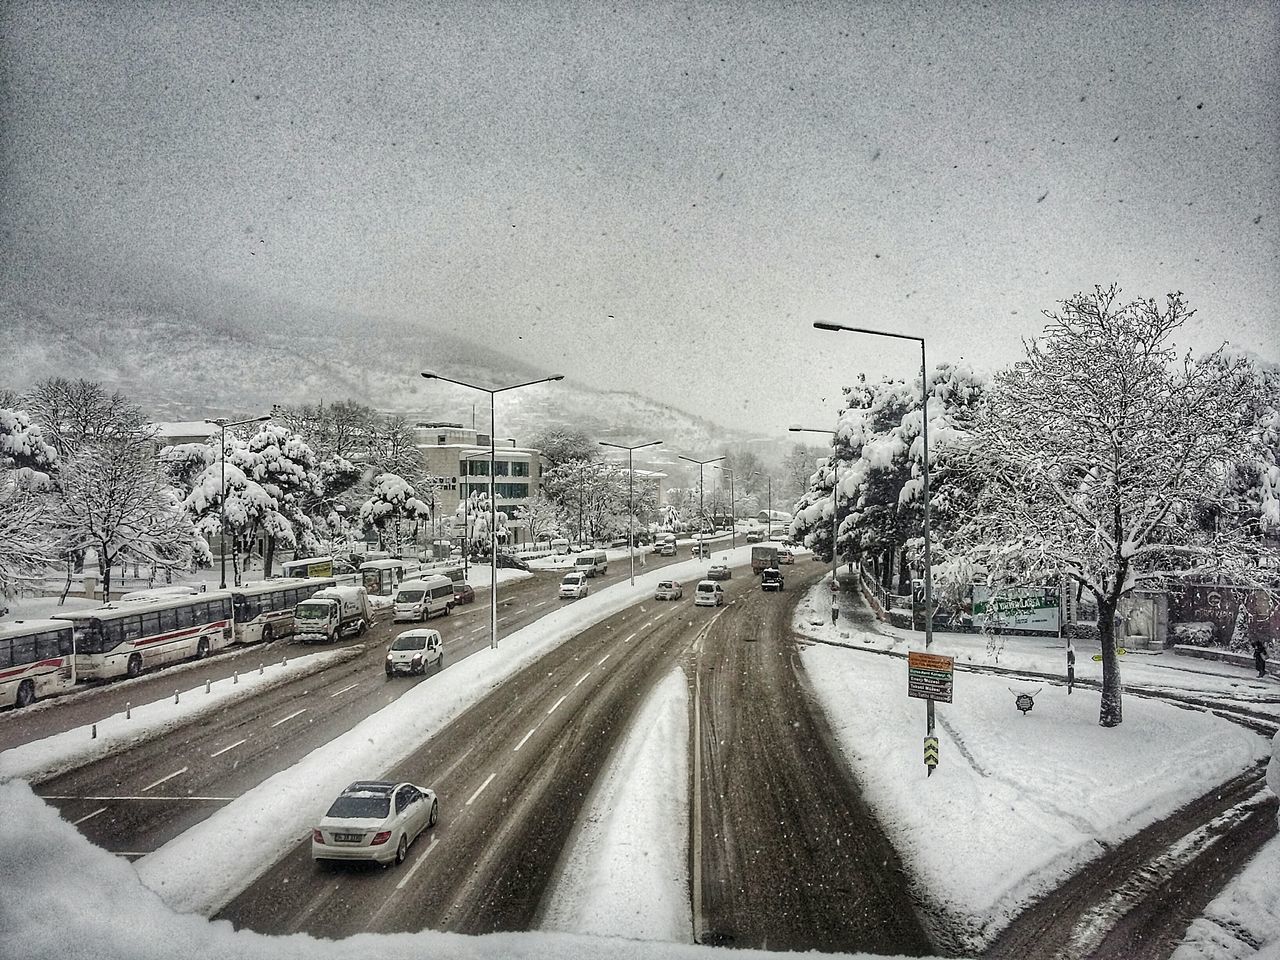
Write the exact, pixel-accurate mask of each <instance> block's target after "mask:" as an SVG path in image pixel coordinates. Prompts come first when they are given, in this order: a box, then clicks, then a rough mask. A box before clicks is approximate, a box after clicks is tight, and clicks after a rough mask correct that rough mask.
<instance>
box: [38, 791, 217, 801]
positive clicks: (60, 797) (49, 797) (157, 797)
mask: <svg viewBox="0 0 1280 960" xmlns="http://www.w3.org/2000/svg"><path fill="white" fill-rule="evenodd" d="M40 799H41V800H97V801H99V802H101V801H103V800H109V801H112V802H121V803H123V802H125V801H139V800H148V801H152V802H155V803H174V802H176V801H178V800H210V801H213V802H216V803H230V802H231V801H232V800H234V799H235V797H188V796H181V797H163V796H160V795H159V794H154V793H153V794H152V795H151V796H149V797H120V796H114V797H108V796H97V797H78V796H77V797H72V796H64V795H61V794H52V793H51V794H40Z"/></svg>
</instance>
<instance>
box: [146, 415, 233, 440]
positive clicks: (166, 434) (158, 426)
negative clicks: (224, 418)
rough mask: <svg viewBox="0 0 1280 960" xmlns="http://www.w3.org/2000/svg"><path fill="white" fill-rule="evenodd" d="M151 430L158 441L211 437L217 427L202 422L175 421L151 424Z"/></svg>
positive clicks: (216, 430)
mask: <svg viewBox="0 0 1280 960" xmlns="http://www.w3.org/2000/svg"><path fill="white" fill-rule="evenodd" d="M151 427H152V429H154V430H155V435H156V437H157V438H159V439H168V438H170V437H212V436H213V435H214V434H215V433H217V432H218V427H217V426H216V425H215V424H212V423H205V422H204V421H203V420H176V421H172V422H169V423H153V424H151Z"/></svg>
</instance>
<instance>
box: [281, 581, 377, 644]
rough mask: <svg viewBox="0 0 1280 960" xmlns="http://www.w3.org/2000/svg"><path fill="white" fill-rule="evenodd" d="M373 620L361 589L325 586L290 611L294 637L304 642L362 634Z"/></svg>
mask: <svg viewBox="0 0 1280 960" xmlns="http://www.w3.org/2000/svg"><path fill="white" fill-rule="evenodd" d="M372 621H373V617H372V615H371V614H370V612H369V596H368V594H367V593H365V589H364V587H353V586H341V587H326V588H325V589H324V590H319V591H317V592H316V593H314V594H312V596H311V599H310V600H303V601H302V603H300V604H298V605H297V606H296V607H294V608H293V630H294V634H295V635H296V636H297V638H298V639H299V640H301V641H302V642H303V643H316V642H321V643H332V642H334V641H335V640H338V639H340V638H341V637H346V636H350V635H351V634H353V633H355V634H363V633H364V632H365V630H366V629H368V627H369V624H370V623H371V622H372Z"/></svg>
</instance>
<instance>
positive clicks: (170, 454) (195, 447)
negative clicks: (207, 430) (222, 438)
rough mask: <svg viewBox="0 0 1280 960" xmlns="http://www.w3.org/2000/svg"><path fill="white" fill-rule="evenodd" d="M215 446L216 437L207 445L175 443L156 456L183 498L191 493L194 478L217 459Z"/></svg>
mask: <svg viewBox="0 0 1280 960" xmlns="http://www.w3.org/2000/svg"><path fill="white" fill-rule="evenodd" d="M217 444H218V440H217V438H216V436H215V438H214V439H213V440H212V441H211V442H209V443H176V444H173V445H172V446H168V447H162V448H161V450H160V452H159V453H158V454H157V455H156V456H157V457H158V458H159V460H160V463H161V465H162V466H163V468H164V470H165V472H166V473H167V474H168V475H169V479H170V480H171V481H173V484H174V486H175V487H177V488H178V490H179V491H180V492H181V494H182V496H183V497H186V495H187V494H189V493H190V492H191V489H192V487H194V486H195V482H196V478H197V477H199V476H200V475H201V474H202V473H204V471H205V470H206V469H207V468H208V466H209V464H211V463H213V462H214V461H215V460H216V459H217V458H218V451H217Z"/></svg>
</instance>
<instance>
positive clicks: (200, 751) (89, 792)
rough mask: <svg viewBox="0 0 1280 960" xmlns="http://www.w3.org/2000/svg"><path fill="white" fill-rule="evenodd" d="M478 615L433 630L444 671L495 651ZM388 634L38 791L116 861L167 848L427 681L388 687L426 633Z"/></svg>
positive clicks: (457, 617)
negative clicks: (397, 640) (414, 637)
mask: <svg viewBox="0 0 1280 960" xmlns="http://www.w3.org/2000/svg"><path fill="white" fill-rule="evenodd" d="M501 602H502V603H503V604H504V606H503V607H501V608H500V611H501V612H503V616H502V617H500V620H499V622H500V624H501V623H503V622H504V621H510V623H511V626H512V627H513V628H514V629H518V628H519V627H520V626H521V625H523V623H524V622H525V621H531V620H534V619H537V618H538V617H540V616H541V615H542V613H543V612H545V611H539V610H538V609H536V607H534V606H533V605H526V606H525V607H521V606H519V601H518V599H517V598H505V599H503V600H502V601H501ZM507 610H510V611H511V612H510V613H506V612H505V611H507ZM481 612H483V613H485V614H486V616H485V617H483V618H482V617H481V616H480V615H479V614H480V613H481ZM471 613H472V615H471V616H467V615H466V614H458V613H456V612H455V614H453V615H452V616H449V617H441V618H437V619H436V620H433V621H431V623H432V624H433V625H434V626H435V627H437V628H439V629H440V631H441V635H442V639H443V640H444V645H443V646H444V665H447V664H448V663H450V662H454V661H456V660H459V659H461V658H462V657H464V656H467V655H469V654H470V653H472V652H474V651H475V650H478V649H482V648H484V647H487V646H488V645H489V632H488V630H489V628H488V617H487V613H488V611H487V609H486V610H484V611H475V610H473V611H471ZM384 626H385V632H386V634H387V636H383V637H381V638H373V637H370V638H369V642H367V643H366V644H364V647H365V652H364V653H363V654H362V655H361V656H359V657H357V658H356V659H354V660H352V661H349V662H348V663H346V664H342V665H339V666H335V667H332V668H330V669H328V670H326V671H323V672H321V673H318V674H312V675H308V676H305V677H299V678H297V679H296V680H294V681H291V682H289V683H287V684H283V685H281V686H280V687H276V688H274V689H272V690H267V691H263V692H262V693H261V694H260V695H258V696H256V697H253V698H249V699H245V700H241V701H238V702H235V703H231V704H228V705H226V707H224V708H223V709H222V710H221V711H219V712H218V713H217V714H215V715H214V716H213V717H210V718H205V720H204V721H203V722H196V723H190V724H185V725H183V726H181V727H179V728H177V729H175V730H173V731H171V732H169V733H168V734H167V735H166V736H165V737H163V738H157V739H155V740H152V741H147V742H144V743H141V744H139V745H138V746H137V747H135V748H133V749H131V750H128V751H124V752H123V753H120V754H116V755H114V756H112V757H107V758H104V759H102V760H100V761H96V762H94V763H91V764H86V765H84V766H82V767H80V768H77V769H76V770H74V771H71V772H69V773H67V774H64V775H61V776H59V777H55V778H51V779H49V780H47V781H45V782H43V783H41V784H40V785H39V788H38V792H39V793H40V794H41V795H42V796H44V797H45V798H46V799H49V800H50V802H51V803H53V804H54V805H55V806H57V807H58V808H59V809H60V811H61V812H62V814H63V816H64V817H65V818H66V819H67V820H69V821H71V822H72V823H76V824H83V826H82V827H81V829H82V832H84V833H85V835H86V837H87V838H88V839H90V840H91V841H92V842H94V843H96V844H98V845H99V846H101V847H103V848H104V849H106V850H108V851H110V852H113V853H127V854H129V855H142V854H145V853H148V852H150V851H152V850H154V849H157V848H158V847H159V846H161V845H162V844H164V843H165V842H167V841H168V840H169V839H172V838H173V837H175V836H177V835H178V834H179V833H181V832H182V831H183V830H186V829H188V828H190V827H191V826H194V825H195V824H196V823H198V822H199V821H201V820H203V819H204V818H206V817H207V816H209V815H211V814H212V813H213V812H214V810H216V809H217V807H218V806H220V805H222V804H224V803H227V802H229V801H230V800H231V799H234V798H235V797H237V796H239V795H240V794H242V793H244V792H245V791H247V790H249V789H251V788H252V787H254V786H256V785H257V784H259V783H261V782H262V781H263V780H265V779H266V778H267V777H269V776H271V775H272V774H274V773H276V772H278V771H279V770H282V769H284V768H286V767H287V766H290V765H292V764H293V763H296V762H297V761H299V760H301V759H302V758H303V757H305V756H306V755H307V754H308V753H310V752H311V751H312V750H314V749H316V748H317V747H319V746H321V745H323V744H324V743H327V742H328V741H329V740H331V739H333V738H335V737H337V736H339V735H341V734H342V733H345V732H346V731H347V730H349V729H351V728H352V727H353V726H355V725H356V724H357V723H359V722H360V721H361V720H364V719H365V718H366V717H368V716H369V715H371V714H372V713H375V712H376V711H377V710H379V709H381V708H382V707H383V706H386V705H387V704H389V703H391V702H392V701H394V700H395V699H396V698H397V697H399V696H401V695H402V694H403V693H404V692H406V691H407V690H409V689H411V688H412V687H413V685H414V684H415V683H417V682H419V680H420V679H421V678H418V677H404V676H397V677H394V678H387V677H386V674H385V670H384V667H383V661H384V658H385V651H386V648H387V645H388V643H389V642H390V638H391V635H392V634H394V633H397V632H399V631H401V630H403V629H406V628H413V627H416V626H419V625H418V624H387V625H384ZM375 640H376V642H375ZM438 669H440V668H436V670H433V671H432V672H438ZM160 797H163V798H164V799H160ZM188 798H195V799H188ZM90 821H91V822H90Z"/></svg>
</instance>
